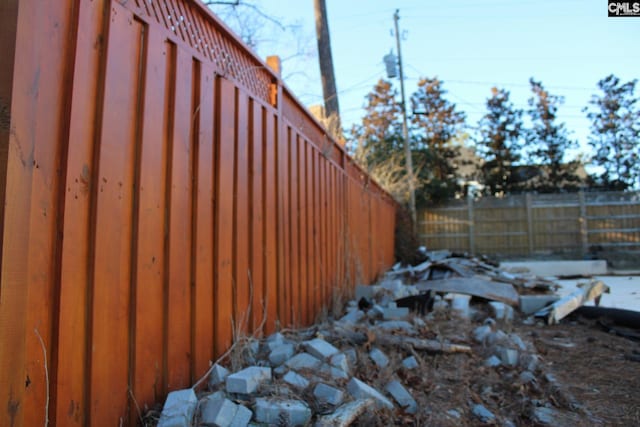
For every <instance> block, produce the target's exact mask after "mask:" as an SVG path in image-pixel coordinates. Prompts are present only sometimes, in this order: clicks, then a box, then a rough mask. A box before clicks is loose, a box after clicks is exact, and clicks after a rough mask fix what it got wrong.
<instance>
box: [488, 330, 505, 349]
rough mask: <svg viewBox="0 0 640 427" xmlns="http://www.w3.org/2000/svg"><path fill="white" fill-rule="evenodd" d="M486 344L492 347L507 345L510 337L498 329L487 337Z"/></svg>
mask: <svg viewBox="0 0 640 427" xmlns="http://www.w3.org/2000/svg"><path fill="white" fill-rule="evenodd" d="M485 342H486V343H487V344H488V345H490V346H495V345H498V344H505V345H506V344H508V343H509V336H508V335H507V334H505V333H504V332H503V331H501V330H500V329H498V330H497V331H495V332H491V333H490V334H489V335H487V338H486V340H485Z"/></svg>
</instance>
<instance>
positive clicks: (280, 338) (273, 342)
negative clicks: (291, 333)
mask: <svg viewBox="0 0 640 427" xmlns="http://www.w3.org/2000/svg"><path fill="white" fill-rule="evenodd" d="M285 342H286V341H285V337H284V335H282V334H281V333H280V332H276V333H275V334H271V335H269V336H268V337H267V341H266V344H267V347H268V348H269V351H273V349H275V348H277V347H280V346H281V345H283V344H284V343H285Z"/></svg>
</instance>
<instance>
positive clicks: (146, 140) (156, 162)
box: [132, 28, 173, 405]
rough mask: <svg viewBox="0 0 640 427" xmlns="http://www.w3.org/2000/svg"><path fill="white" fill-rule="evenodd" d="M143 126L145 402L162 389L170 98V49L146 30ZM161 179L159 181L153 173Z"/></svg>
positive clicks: (139, 330) (139, 299)
mask: <svg viewBox="0 0 640 427" xmlns="http://www.w3.org/2000/svg"><path fill="white" fill-rule="evenodd" d="M145 42H146V56H145V76H144V84H145V87H144V99H143V122H142V123H143V125H142V129H141V135H140V143H139V148H138V150H139V151H138V159H137V165H136V167H137V169H138V186H137V191H138V205H137V212H134V215H135V222H136V225H137V233H138V234H137V252H136V253H135V254H134V266H135V267H134V268H135V276H134V280H135V284H136V288H135V293H134V304H135V312H136V316H135V325H134V331H133V333H134V343H135V358H134V365H133V370H134V375H133V378H134V383H133V390H132V392H133V395H134V397H135V398H136V400H137V401H138V403H139V404H140V405H145V404H147V405H149V404H152V403H153V402H155V401H157V400H158V399H160V398H161V396H163V395H164V394H165V393H166V390H165V389H164V372H163V363H164V362H163V344H162V343H163V339H164V336H163V333H162V329H161V328H158V325H162V324H163V323H164V322H163V319H164V309H165V307H164V297H163V295H164V275H165V257H164V255H165V253H164V228H165V204H166V197H165V195H166V189H165V184H166V179H164V177H165V176H166V174H167V158H168V156H169V155H170V153H168V152H167V146H168V139H169V135H168V129H169V126H168V123H167V119H168V117H167V114H166V111H167V110H168V108H169V107H168V103H169V99H170V97H169V96H168V95H167V94H165V87H166V85H167V84H168V82H167V79H169V78H171V73H168V70H170V69H171V68H170V67H172V66H173V64H169V63H168V59H167V58H168V57H169V56H170V55H169V53H170V47H168V46H167V44H166V43H165V41H164V39H163V38H162V36H161V35H160V34H159V32H157V31H155V29H154V28H151V29H150V30H149V31H148V33H147V34H146V37H145ZM159 176H160V177H161V179H158V177H159Z"/></svg>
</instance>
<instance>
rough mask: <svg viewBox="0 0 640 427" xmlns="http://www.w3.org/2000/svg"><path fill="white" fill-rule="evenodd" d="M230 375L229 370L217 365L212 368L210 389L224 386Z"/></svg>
mask: <svg viewBox="0 0 640 427" xmlns="http://www.w3.org/2000/svg"><path fill="white" fill-rule="evenodd" d="M227 375H229V370H228V369H226V368H225V367H223V366H220V365H218V364H217V363H216V364H215V365H213V367H212V368H211V374H210V375H209V387H211V388H214V387H216V386H217V385H219V384H222V383H223V382H224V380H225V378H227Z"/></svg>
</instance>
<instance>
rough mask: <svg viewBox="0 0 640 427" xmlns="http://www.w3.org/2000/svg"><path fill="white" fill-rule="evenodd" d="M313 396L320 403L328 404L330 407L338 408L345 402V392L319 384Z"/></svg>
mask: <svg viewBox="0 0 640 427" xmlns="http://www.w3.org/2000/svg"><path fill="white" fill-rule="evenodd" d="M313 395H314V396H315V397H316V399H318V402H320V403H328V404H329V405H333V406H338V405H340V404H341V403H342V401H343V400H344V392H343V391H342V390H339V389H337V388H335V387H331V386H328V385H326V384H324V383H319V384H318V385H316V386H315V388H314V389H313Z"/></svg>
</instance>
